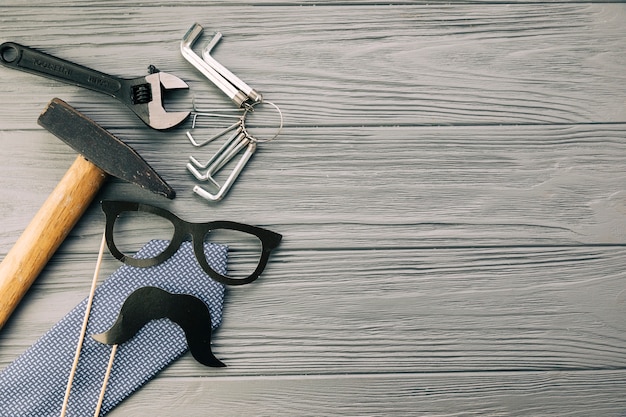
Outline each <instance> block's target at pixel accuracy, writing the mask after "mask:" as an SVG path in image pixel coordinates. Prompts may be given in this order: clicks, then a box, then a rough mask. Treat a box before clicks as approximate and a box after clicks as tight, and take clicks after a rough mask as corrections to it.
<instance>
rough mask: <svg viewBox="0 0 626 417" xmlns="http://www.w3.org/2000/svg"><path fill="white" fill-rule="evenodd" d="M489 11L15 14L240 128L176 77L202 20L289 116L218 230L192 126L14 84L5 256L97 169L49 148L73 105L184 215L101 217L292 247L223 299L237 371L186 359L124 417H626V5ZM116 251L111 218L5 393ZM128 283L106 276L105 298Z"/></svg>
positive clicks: (222, 342) (74, 53)
mask: <svg viewBox="0 0 626 417" xmlns="http://www.w3.org/2000/svg"><path fill="white" fill-rule="evenodd" d="M472 3H473V2H456V3H451V4H449V3H448V2H446V4H437V3H435V4H426V3H425V2H424V3H420V2H411V4H402V2H397V4H396V5H388V4H381V3H377V2H367V1H365V2H349V1H348V2H341V3H335V2H323V1H322V2H315V3H312V2H302V4H303V6H301V5H300V3H298V4H295V3H291V2H281V1H277V2H271V3H269V2H263V3H260V2H256V3H244V2H229V3H228V4H223V3H211V2H208V3H207V2H196V1H186V2H181V3H176V5H172V4H171V3H158V2H150V3H147V2H133V3H132V5H131V4H129V3H128V2H119V1H115V0H111V1H105V2H98V4H97V5H94V6H92V5H89V6H86V5H84V4H83V3H80V4H78V3H76V2H71V1H67V0H59V1H56V0H55V1H53V2H51V3H50V2H49V3H47V6H44V7H42V6H40V5H38V7H36V8H34V7H28V6H25V5H24V3H22V2H14V1H12V2H5V4H6V6H2V7H1V8H0V11H1V12H2V13H0V22H1V23H2V24H1V25H0V38H1V39H2V40H12V41H18V42H21V43H24V44H26V45H29V46H33V47H40V48H42V49H44V50H46V51H47V52H51V53H54V54H57V55H59V56H62V57H64V58H67V59H71V60H74V61H76V62H78V63H81V64H84V65H88V66H91V67H93V68H95V69H98V70H101V71H105V72H111V73H113V74H116V75H122V76H136V75H139V74H141V73H144V72H145V67H146V66H147V65H148V64H150V63H153V64H155V65H157V67H159V68H161V69H162V70H163V71H167V72H171V73H173V74H176V75H177V76H179V77H181V78H183V79H185V80H187V81H189V84H190V87H191V91H190V92H189V93H187V94H180V95H176V96H175V97H171V100H169V101H168V106H171V107H170V108H176V109H178V108H186V107H184V106H188V105H189V99H190V96H191V95H192V94H194V95H195V96H196V101H197V103H198V106H199V107H202V108H206V109H223V108H230V106H231V104H230V102H229V100H228V99H227V98H226V97H225V96H222V95H221V93H220V92H219V91H217V89H216V88H214V87H212V86H211V85H210V84H209V83H207V82H206V81H205V80H202V78H201V76H200V75H199V73H197V72H196V71H195V69H194V68H192V67H190V65H189V64H187V63H186V62H185V61H184V60H183V59H182V57H181V56H180V54H179V52H178V42H179V41H180V38H181V37H182V35H183V34H184V32H185V31H186V30H187V29H188V27H189V26H191V24H192V23H193V22H195V21H199V22H200V23H201V24H203V25H204V26H205V27H206V28H207V32H209V33H210V32H211V31H214V30H220V31H221V32H222V33H224V38H223V39H222V42H221V44H220V45H219V46H218V48H217V49H216V51H215V56H216V57H217V59H218V60H220V62H222V63H223V64H225V65H226V66H227V67H229V69H231V70H232V71H233V72H235V73H236V74H237V75H238V76H240V77H241V78H242V79H243V80H244V81H246V82H248V83H249V84H250V85H252V86H253V87H254V88H256V89H258V90H259V91H261V92H262V93H264V95H265V97H266V98H267V99H269V100H271V101H273V102H276V103H277V104H279V105H280V106H281V109H282V110H283V112H284V116H285V124H286V126H285V129H284V131H283V133H282V135H281V136H280V137H279V140H277V141H275V142H272V143H269V144H265V145H261V146H260V149H259V151H258V152H257V154H255V156H254V157H253V159H252V160H251V161H250V163H249V165H248V167H247V168H246V170H245V171H244V173H243V175H242V176H241V178H240V179H239V180H238V182H237V183H236V185H235V186H234V188H233V189H232V190H231V193H230V194H229V195H228V196H227V198H226V199H225V200H224V201H222V202H220V203H218V204H213V205H209V204H207V203H206V202H205V201H203V200H201V199H199V198H198V197H197V196H195V195H193V194H192V192H191V188H192V187H193V185H194V184H195V181H194V180H193V178H192V177H191V175H190V174H189V173H188V172H186V170H185V168H184V165H185V163H186V161H187V158H188V156H189V155H194V156H196V157H197V158H199V159H201V160H205V159H207V158H208V156H209V155H210V154H211V152H212V151H213V150H214V149H215V147H216V146H217V145H215V146H213V145H212V146H210V147H208V148H206V149H205V148H203V149H196V148H193V147H192V146H191V145H190V144H189V142H188V141H187V139H186V137H185V131H186V130H187V129H188V128H190V123H187V124H186V125H185V126H182V127H181V128H179V129H175V130H173V131H169V132H155V131H151V130H149V129H147V128H145V127H144V126H143V125H142V124H141V122H139V121H137V120H135V118H134V116H133V115H132V114H130V113H128V112H127V111H126V110H125V109H124V108H122V106H120V105H119V104H118V103H117V102H115V101H113V100H111V99H109V98H107V97H105V96H99V95H97V93H93V92H90V91H85V90H80V89H78V88H75V87H71V86H64V85H61V84H59V83H56V82H53V81H49V80H45V79H42V78H37V77H35V76H33V75H30V74H22V73H20V72H17V71H14V70H9V69H6V68H3V67H0V76H1V77H0V79H1V80H3V81H2V82H0V85H1V86H2V87H1V88H2V91H3V94H4V97H5V99H4V100H3V101H2V102H1V103H0V141H2V146H3V150H2V151H0V187H1V189H2V190H3V196H2V197H1V198H0V215H1V216H2V217H1V219H2V227H1V228H0V256H4V255H5V254H6V253H7V252H8V250H9V249H10V247H11V246H12V244H13V243H14V242H15V240H16V239H17V237H18V236H19V234H20V233H21V231H22V230H23V229H24V227H25V226H26V224H27V223H28V221H29V219H30V218H31V217H32V216H33V215H34V213H35V212H36V211H37V209H38V207H39V206H40V205H41V204H42V203H43V201H44V199H45V197H46V196H47V194H48V193H49V192H50V191H51V190H52V189H53V188H54V186H55V185H56V183H57V182H58V181H59V179H60V178H61V176H62V175H63V173H64V172H65V171H66V170H67V168H68V167H69V166H70V164H71V162H72V160H73V159H74V157H75V153H73V151H71V150H70V149H69V148H68V147H67V146H66V145H65V144H63V143H61V142H60V141H59V140H57V139H56V138H54V137H53V136H52V135H50V134H49V133H47V132H46V131H45V130H43V129H41V128H39V127H38V126H37V125H36V118H37V116H38V115H39V113H40V112H41V110H42V109H43V107H44V106H45V104H46V103H47V102H48V101H49V100H50V98H52V97H54V96H59V97H61V98H63V99H65V100H67V101H68V102H69V103H70V104H72V105H73V106H75V107H77V108H78V109H79V110H81V111H84V112H85V114H86V115H88V116H89V117H91V118H93V119H94V120H96V121H97V122H98V123H99V124H101V125H102V126H103V127H105V128H108V129H110V130H111V132H112V133H114V134H115V135H116V136H118V137H120V138H121V139H123V140H125V141H126V142H127V143H129V144H130V145H131V146H133V147H134V148H135V149H136V150H137V151H138V152H139V153H140V154H141V155H142V156H143V157H144V158H145V159H146V160H147V161H148V162H149V163H150V164H151V165H152V166H153V167H154V168H155V169H156V170H157V172H159V173H160V174H161V175H162V176H163V177H164V179H165V180H166V181H167V182H168V183H169V184H170V185H172V186H173V188H174V189H176V191H177V198H176V199H175V200H173V201H167V200H165V199H163V198H160V197H158V196H154V195H152V194H151V193H149V192H147V191H142V190H139V189H138V188H137V187H134V186H132V185H130V184H126V183H123V182H121V181H119V180H115V179H111V180H109V181H108V183H107V184H106V185H105V187H104V188H103V190H102V191H101V192H100V194H99V195H98V199H105V198H115V199H131V200H139V201H144V202H148V203H151V204H155V205H158V206H161V207H164V208H168V209H170V210H171V211H173V212H175V213H177V214H178V215H179V216H180V217H182V218H185V219H187V220H191V221H206V220H217V219H224V220H236V221H240V222H245V223H250V224H255V225H259V226H263V227H267V228H269V229H271V230H275V231H277V232H279V233H281V234H283V235H284V240H283V242H282V243H281V246H280V247H279V249H278V250H277V251H276V252H275V253H274V254H273V256H272V259H271V261H270V264H269V265H268V268H267V270H266V273H265V274H264V275H263V276H262V277H261V278H260V279H259V280H258V281H257V282H256V283H254V284H252V285H248V286H244V287H239V288H230V289H229V290H228V292H227V302H226V306H225V311H224V322H223V325H222V327H221V328H220V329H219V330H218V331H217V332H216V334H215V337H214V338H213V341H214V350H213V351H214V353H215V354H216V356H217V357H218V358H219V359H221V360H223V361H224V362H225V363H226V364H227V365H228V368H226V369H219V370H216V369H207V368H204V367H202V366H201V365H199V364H197V363H195V362H194V361H193V359H192V358H191V357H190V356H189V355H187V356H185V357H183V358H182V359H181V360H179V361H178V362H177V363H175V364H174V365H173V366H171V367H169V368H168V369H167V370H166V371H164V372H163V373H162V374H161V375H160V376H159V377H157V378H156V380H155V381H153V382H150V383H149V384H148V385H147V386H146V387H145V388H143V389H142V390H140V391H139V392H138V393H136V394H134V395H133V396H132V397H131V398H129V399H128V400H127V401H125V402H124V403H123V404H122V405H121V406H120V407H119V408H117V409H116V410H114V412H112V413H111V415H112V416H123V415H124V416H125V415H133V416H152V415H159V416H178V415H181V414H182V415H186V416H204V415H208V414H211V415H224V416H230V415H233V416H234V415H237V416H240V415H250V416H256V415H267V416H276V415H285V416H293V415H302V416H305V415H345V416H354V415H398V416H400V415H402V416H404V415H441V416H456V415H494V416H504V415H523V416H535V415H555V416H556V415H558V416H563V415H566V416H587V415H598V416H619V415H623V414H624V413H625V412H626V400H624V398H626V396H624V392H625V391H624V386H625V385H624V383H625V382H626V381H625V378H626V373H625V371H626V333H625V331H626V324H625V322H624V319H623V318H624V314H625V313H626V284H625V282H626V281H625V274H626V273H625V272H624V271H625V270H626V268H625V266H626V256H625V255H626V253H625V251H626V244H625V242H626V194H625V191H624V184H625V183H626V170H625V169H624V168H623V166H624V158H625V157H626V112H625V110H624V102H625V99H626V90H624V88H622V86H623V85H624V78H625V77H624V74H626V54H625V53H624V48H623V42H624V35H625V34H626V32H625V31H624V26H623V22H624V20H625V18H626V5H624V4H623V3H601V2H589V3H584V4H580V3H573V2H542V3H541V4H534V2H532V1H531V2H506V3H504V2H499V3H498V4H489V3H490V2H480V3H483V4H472ZM314 4H315V5H316V6H315V7H313V5H314ZM242 16H245V23H242ZM207 39H208V37H205V38H204V41H206V40H207ZM204 41H202V42H204ZM6 80H10V82H7V81H6ZM269 124H270V125H271V123H269ZM219 126H220V124H219V122H218V121H215V120H210V119H208V118H203V119H199V127H198V128H197V129H195V130H194V132H193V133H194V134H197V135H198V137H200V138H202V137H208V136H209V135H210V134H211V132H214V131H215V130H216V129H218V128H219ZM257 131H258V132H259V133H260V134H271V132H272V128H271V127H269V126H265V127H258V130H257ZM103 226H104V216H103V215H102V213H101V211H100V209H99V207H98V204H97V203H94V204H92V205H91V206H90V208H89V209H88V210H87V213H86V214H85V215H84V216H83V218H82V219H81V220H80V221H79V223H78V224H77V226H76V227H75V229H74V230H73V231H72V233H71V234H70V236H69V237H68V239H66V241H65V242H64V244H63V245H62V246H61V247H60V249H59V251H58V252H57V255H55V257H53V259H52V260H51V262H50V263H49V265H48V267H47V268H46V269H45V270H44V272H43V273H42V275H41V276H40V278H39V279H38V281H37V282H36V283H35V285H34V287H33V288H32V290H31V291H30V292H29V294H28V295H27V298H26V300H25V302H24V303H23V304H22V305H21V306H20V307H19V309H18V311H17V313H16V314H15V315H14V317H13V318H12V320H11V321H10V322H9V323H8V325H7V327H6V328H5V329H3V330H2V331H1V332H0V369H2V368H3V367H5V366H6V365H8V364H9V363H10V362H11V361H12V360H14V359H15V358H16V357H17V356H18V355H20V354H21V353H22V352H23V351H24V350H25V349H27V348H28V346H29V345H30V344H32V343H33V342H35V341H36V340H37V338H38V337H39V336H40V335H41V334H43V333H44V332H45V331H47V330H48V329H49V328H50V327H51V326H52V325H53V324H54V323H56V322H57V321H58V320H59V319H60V318H61V317H62V316H63V315H65V314H66V313H67V312H68V311H69V310H70V309H71V308H73V307H74V306H75V305H76V304H77V303H78V302H80V301H81V300H82V299H83V298H84V297H85V296H86V294H87V291H88V287H89V279H90V278H91V275H92V272H93V267H94V264H95V260H96V252H97V249H98V246H99V243H100V239H101V233H102V229H103ZM137 233H138V234H140V233H141V230H138V231H137ZM118 266H119V263H118V262H117V261H116V260H114V259H113V258H112V257H110V256H107V257H105V260H104V263H103V266H102V272H101V276H103V277H105V276H108V275H109V274H110V273H111V272H113V271H114V270H115V269H116V268H117V267H118Z"/></svg>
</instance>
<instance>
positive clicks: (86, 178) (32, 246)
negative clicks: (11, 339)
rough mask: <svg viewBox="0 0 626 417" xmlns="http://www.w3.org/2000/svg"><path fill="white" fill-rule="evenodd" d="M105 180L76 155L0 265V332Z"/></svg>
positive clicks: (100, 171) (93, 167) (92, 166)
mask: <svg viewBox="0 0 626 417" xmlns="http://www.w3.org/2000/svg"><path fill="white" fill-rule="evenodd" d="M105 179H106V173H105V172H104V171H102V170H101V169H100V168H98V167H97V166H96V165H94V164H92V163H91V162H89V161H87V160H86V159H85V158H83V157H82V156H80V155H79V156H78V157H77V158H76V160H75V161H74V163H73V164H72V166H71V167H70V168H69V170H68V171H67V172H66V173H65V176H63V178H62V179H61V182H59V184H58V185H57V186H56V188H55V189H54V191H53V192H52V194H50V196H49V197H48V199H47V200H46V201H45V203H44V204H43V206H42V207H41V208H40V209H39V211H38V212H37V214H36V215H35V217H34V218H33V219H32V220H31V222H30V223H29V225H28V226H27V227H26V229H25V230H24V232H23V233H22V235H21V236H20V238H19V239H18V240H17V242H16V243H15V245H14V246H13V248H12V249H11V250H10V251H9V253H8V254H7V256H6V257H5V258H4V260H3V261H2V263H0V328H2V327H3V326H4V324H5V323H6V321H7V320H8V318H9V316H10V315H11V313H12V312H13V310H14V309H15V308H16V307H17V305H18V303H19V302H20V300H21V299H22V297H23V296H24V294H26V292H27V291H28V289H29V288H30V286H31V284H32V283H33V282H34V281H35V279H36V278H37V276H38V275H39V273H40V272H41V270H42V269H43V268H44V266H45V265H46V263H47V262H48V260H49V259H50V258H51V257H52V255H53V254H54V252H55V251H56V249H57V248H58V247H59V245H61V242H63V240H64V239H65V237H66V236H67V235H68V233H69V232H70V230H72V227H73V226H74V224H76V222H77V221H78V219H79V218H80V217H81V215H82V214H83V213H84V212H85V210H86V209H87V207H88V206H89V204H90V203H91V201H92V200H93V198H94V197H95V195H96V193H97V192H98V190H99V189H100V187H101V186H102V184H103V183H104V180H105Z"/></svg>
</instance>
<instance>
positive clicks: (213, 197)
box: [187, 135, 257, 201]
mask: <svg viewBox="0 0 626 417" xmlns="http://www.w3.org/2000/svg"><path fill="white" fill-rule="evenodd" d="M256 146H257V145H256V141H254V140H251V139H250V138H248V137H246V136H245V135H244V138H243V139H241V140H240V141H239V142H238V143H237V145H236V147H235V148H234V149H233V150H232V151H231V152H229V153H228V154H227V155H225V156H224V158H223V160H222V161H220V162H219V163H218V162H217V161H216V162H215V163H214V165H215V166H216V167H217V169H220V168H221V167H223V166H224V165H225V164H226V163H228V161H230V160H231V159H232V158H234V157H235V156H236V155H237V154H238V153H239V152H240V151H241V149H243V148H244V147H246V151H245V152H244V153H243V155H242V156H241V158H240V159H239V161H238V162H237V165H235V167H234V168H233V170H232V172H231V173H230V175H229V176H228V178H227V179H226V181H225V182H224V184H223V185H222V186H220V185H219V184H217V182H216V181H215V180H214V179H213V178H212V177H211V175H213V173H214V172H210V171H211V169H210V168H209V171H207V174H209V173H210V175H209V176H208V178H207V179H209V180H210V181H211V182H213V184H214V185H216V186H217V187H218V188H219V191H218V192H217V193H216V194H212V193H210V192H208V191H207V190H205V189H204V188H202V187H200V186H199V185H196V186H194V187H193V192H194V193H196V194H198V195H199V196H200V197H203V198H204V199H206V200H210V201H220V200H221V199H222V198H224V196H225V195H226V193H227V192H228V190H229V189H230V187H231V186H232V185H233V184H234V183H235V180H236V179H237V177H238V176H239V174H241V171H243V168H244V167H245V166H246V164H247V163H248V160H249V159H250V158H251V157H252V155H253V154H254V152H255V151H256ZM187 167H188V168H189V164H188V165H187Z"/></svg>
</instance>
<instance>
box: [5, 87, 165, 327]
mask: <svg viewBox="0 0 626 417" xmlns="http://www.w3.org/2000/svg"><path fill="white" fill-rule="evenodd" d="M38 122H39V124H40V125H41V126H43V127H45V128H46V129H48V130H49V131H50V132H52V133H53V134H55V135H56V136H57V137H59V138H60V139H62V140H63V141H65V142H66V143H67V144H68V145H70V146H71V147H72V148H74V149H75V150H76V151H78V152H79V153H80V155H78V157H77V158H76V160H75V161H74V163H73V164H72V166H71V167H70V168H69V170H68V171H67V172H66V174H65V176H64V177H63V178H62V179H61V181H60V182H59V184H58V185H57V186H56V188H55V189H54V191H52V194H50V196H49V197H48V199H47V200H46V201H45V202H44V204H43V206H42V207H41V208H40V209H39V211H38V212H37V214H36V215H35V217H34V218H33V219H32V220H31V222H30V224H29V225H28V226H27V227H26V229H25V230H24V232H23V233H22V235H21V236H20V238H19V239H18V240H17V242H16V243H15V245H14V246H13V248H12V249H11V250H10V251H9V253H8V254H7V255H6V257H5V258H4V260H3V261H2V263H0V328H2V327H3V326H4V324H5V323H6V321H7V320H8V318H9V316H10V315H11V313H12V312H13V310H14V309H15V308H16V307H17V305H18V303H19V302H20V300H21V299H22V297H23V296H24V294H25V293H26V292H27V291H28V289H29V288H30V286H31V284H32V283H33V282H34V281H35V279H36V278H37V276H38V275H39V273H40V272H41V270H42V269H43V268H44V266H45V265H46V263H47V262H48V260H49V259H50V258H51V257H52V255H53V254H54V252H55V251H56V249H57V248H58V247H59V245H60V244H61V243H62V242H63V240H64V239H65V237H66V236H67V234H68V233H69V232H70V230H71V229H72V227H73V226H74V224H75V223H76V222H77V221H78V219H79V218H80V217H81V215H82V214H83V213H84V211H85V210H86V209H87V207H88V206H89V204H90V202H91V201H92V199H93V197H94V196H95V195H96V193H97V192H98V190H99V189H100V187H101V186H102V184H103V183H104V181H105V179H106V174H109V175H112V176H115V177H118V178H121V179H123V180H126V181H128V182H131V183H133V184H137V185H139V186H140V187H143V188H146V189H149V190H150V191H153V192H155V193H157V194H160V195H163V196H165V197H168V198H174V196H175V192H174V190H173V189H172V188H171V187H170V186H169V185H168V184H167V183H166V182H165V181H164V180H163V179H162V178H161V177H160V176H159V174H157V173H156V171H154V170H153V169H152V167H150V165H148V163H147V162H146V161H145V160H144V159H143V158H141V156H139V155H138V154H137V152H135V151H134V150H133V149H132V148H131V147H130V146H128V145H126V144H125V143H124V142H122V141H121V140H119V139H118V138H116V137H115V136H113V135H112V134H110V133H109V132H107V131H106V130H105V129H103V128H102V127H100V126H99V125H97V124H96V123H95V122H94V121H92V120H91V119H89V118H87V117H86V116H85V115H83V114H81V113H80V112H78V111H77V110H76V109H74V108H73V107H71V106H70V105H69V104H67V103H65V102H64V101H62V100H60V99H58V98H55V99H53V100H52V101H51V102H50V103H49V104H48V106H47V108H46V109H45V111H44V112H43V113H42V114H41V116H40V117H39V120H38Z"/></svg>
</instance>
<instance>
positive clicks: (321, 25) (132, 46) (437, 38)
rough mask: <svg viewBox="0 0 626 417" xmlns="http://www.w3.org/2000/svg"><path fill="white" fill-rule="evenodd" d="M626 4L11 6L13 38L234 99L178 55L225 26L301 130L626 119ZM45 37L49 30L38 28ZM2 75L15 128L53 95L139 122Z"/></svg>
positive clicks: (227, 49) (222, 100)
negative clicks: (196, 32) (196, 36)
mask: <svg viewBox="0 0 626 417" xmlns="http://www.w3.org/2000/svg"><path fill="white" fill-rule="evenodd" d="M625 8H626V6H625V5H623V4H587V5H580V4H548V5H539V6H529V5H497V6H484V7H482V6H472V5H467V6H438V7H428V6H421V7H420V6H414V7H410V6H396V7H379V6H365V5H357V6H350V7H345V6H334V7H333V6H326V7H308V8H299V7H280V6H267V7H253V8H252V7H245V6H231V7H207V8H206V9H203V8H202V7H199V6H196V7H194V6H182V7H171V6H170V7H137V8H127V9H124V10H125V11H126V12H125V13H120V11H119V7H117V6H110V7H61V8H58V7H48V8H45V7H44V8H38V9H37V16H38V19H31V18H30V16H31V15H32V13H33V11H32V9H31V8H27V7H24V8H9V9H7V12H6V13H3V14H2V16H1V17H0V23H2V24H1V25H0V38H2V39H7V40H14V41H17V42H21V43H24V44H28V45H29V46H33V47H38V48H41V49H43V50H45V51H46V52H49V53H52V54H56V55H58V56H60V57H63V58H66V59H69V60H73V61H77V62H78V63H81V64H85V65H87V64H89V65H90V66H92V67H94V66H97V68H95V69H98V70H101V71H103V72H111V73H113V74H115V75H119V76H126V77H135V76H139V75H141V74H145V71H146V67H147V66H148V65H149V64H154V65H156V66H157V67H159V68H161V69H162V70H163V71H169V72H172V73H174V74H177V75H178V76H179V77H181V78H183V79H184V80H188V81H189V83H190V85H191V87H192V89H193V91H194V93H195V94H196V96H197V98H198V102H199V104H201V105H203V106H205V107H209V108H215V107H218V108H220V107H221V108H223V107H230V102H229V100H228V99H227V98H226V97H225V96H223V95H222V94H221V92H219V91H217V89H216V88H215V87H214V86H211V85H209V83H208V82H207V81H206V80H205V79H203V78H202V75H201V74H200V73H199V72H198V71H197V70H195V68H193V67H192V66H191V65H190V64H189V63H187V62H186V61H185V60H184V59H183V58H182V56H181V55H180V53H179V52H178V45H179V42H180V40H181V39H182V36H183V35H184V33H185V32H186V30H187V29H188V28H189V27H190V26H191V24H192V23H193V22H195V21H197V20H201V21H202V24H203V25H204V26H205V27H206V28H207V32H209V33H210V32H213V31H216V30H220V31H221V32H223V33H224V34H225V37H224V39H223V40H222V42H221V45H220V46H219V47H218V49H217V51H216V57H217V58H218V59H219V60H220V61H221V62H223V63H224V64H225V65H226V66H227V67H229V68H232V70H233V71H234V72H235V73H236V74H238V75H239V77H241V78H242V79H243V80H248V82H249V83H250V84H253V87H254V88H256V89H257V90H259V91H261V92H263V93H265V94H266V96H267V98H268V99H271V100H273V101H275V102H277V103H279V104H280V105H281V107H282V108H283V110H284V111H285V113H286V114H287V115H288V118H287V120H286V123H287V124H289V125H294V124H297V125H303V124H304V125H311V126H318V125H350V126H362V125H374V126H380V125H383V126H388V125H399V124H401V125H405V124H409V125H415V124H427V125H431V124H511V123H513V124H520V123H526V124H529V123H530V124H534V123H595V122H624V121H626V113H625V110H624V106H623V103H624V100H625V98H626V97H625V93H624V92H623V91H622V90H621V89H616V88H615V86H617V85H620V84H622V83H623V81H624V76H623V73H622V72H621V71H619V69H621V68H622V66H623V64H624V63H623V55H621V54H620V51H621V45H622V40H623V25H622V21H621V19H620V18H621V17H622V16H623V13H624V12H625V10H624V9H625ZM173 16H174V17H175V18H172V17H173ZM241 16H246V24H245V25H242V24H241V23H240V22H241ZM67 22H72V24H71V26H68V23H67ZM152 22H154V23H152ZM44 27H45V29H44ZM112 27H115V31H114V32H113V33H112V32H111V28H112ZM296 28H297V30H296ZM37 31H45V36H39V37H37V36H32V35H30V34H32V33H37ZM26 34H28V35H26ZM0 70H1V71H2V72H1V74H3V77H10V78H11V79H12V80H14V82H13V83H12V84H11V85H7V86H6V87H5V88H6V89H7V93H8V94H20V95H21V97H23V99H22V100H20V101H19V102H18V103H15V105H14V106H12V107H11V108H12V109H13V110H12V114H11V115H10V117H7V118H6V121H5V123H6V126H5V127H6V128H9V127H10V128H15V129H23V128H26V127H27V126H29V123H32V119H33V116H32V114H33V109H35V110H34V111H35V112H36V111H37V110H38V109H39V107H41V106H43V104H44V103H45V102H44V103H39V102H38V101H37V97H40V94H43V93H45V94H44V95H45V96H46V97H49V96H50V95H52V94H54V95H61V96H62V97H63V98H67V101H68V102H70V103H71V104H76V106H78V105H80V106H81V108H85V109H93V110H94V112H96V114H95V115H94V117H96V118H97V119H98V121H99V122H100V123H101V124H103V125H104V126H124V125H126V126H128V125H130V126H133V127H137V126H139V123H137V121H136V120H134V119H133V118H132V116H130V115H128V114H127V112H124V111H123V109H121V110H120V107H119V105H118V103H117V102H115V100H112V99H110V98H108V97H106V96H101V95H98V94H97V93H93V92H91V91H85V90H81V89H79V88H77V87H67V86H63V85H61V84H60V83H58V82H53V81H49V80H45V79H41V78H37V77H36V76H33V75H31V74H21V73H20V72H17V71H14V70H8V69H5V68H0ZM253 81H254V82H253ZM18 92H19V93H18ZM113 109H115V110H117V111H114V110H113ZM100 113H104V114H100ZM35 114H36V113H35ZM7 116H9V115H7Z"/></svg>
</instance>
